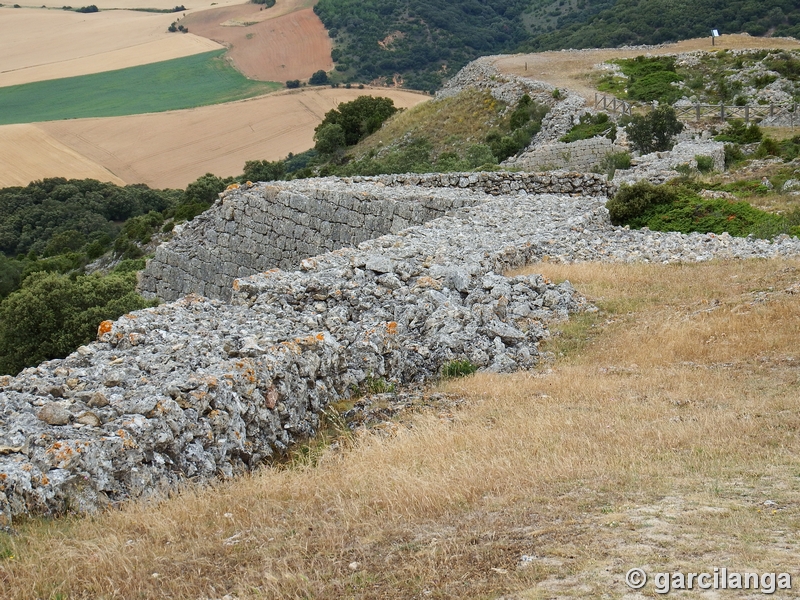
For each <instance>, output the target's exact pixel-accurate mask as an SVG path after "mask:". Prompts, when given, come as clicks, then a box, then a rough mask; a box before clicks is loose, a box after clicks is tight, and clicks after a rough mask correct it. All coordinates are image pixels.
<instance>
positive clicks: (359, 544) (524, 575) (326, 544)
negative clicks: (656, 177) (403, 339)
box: [0, 260, 800, 600]
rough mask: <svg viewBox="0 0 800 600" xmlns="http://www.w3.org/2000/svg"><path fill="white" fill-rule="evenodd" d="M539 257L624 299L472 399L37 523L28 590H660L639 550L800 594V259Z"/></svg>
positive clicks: (21, 555)
mask: <svg viewBox="0 0 800 600" xmlns="http://www.w3.org/2000/svg"><path fill="white" fill-rule="evenodd" d="M526 271H527V272H536V273H544V274H545V275H546V276H548V277H550V278H552V279H553V280H561V279H564V278H568V279H569V280H570V281H571V282H572V283H573V284H574V285H575V286H576V288H577V289H578V290H579V291H581V292H582V293H584V294H586V295H587V296H588V297H589V298H590V299H591V300H592V301H594V302H595V303H596V304H597V305H598V306H599V307H600V311H599V312H597V313H588V314H585V315H583V316H578V317H576V318H573V319H572V320H571V321H569V322H567V323H565V324H563V325H562V326H561V327H560V328H559V330H558V331H557V332H556V334H555V335H554V336H553V338H552V340H551V342H549V344H548V347H547V349H549V350H550V351H552V352H553V353H554V354H555V356H556V358H555V360H554V362H552V363H550V364H549V365H548V364H545V365H543V366H542V368H540V369H538V370H535V371H531V372H522V373H517V374H513V375H492V374H478V375H474V376H470V377H467V378H464V379H457V380H452V381H450V382H447V383H444V384H442V385H441V390H442V391H445V392H447V393H449V394H452V395H455V396H457V397H460V398H462V399H463V400H465V402H463V403H461V404H460V408H455V407H451V408H441V407H440V408H438V409H430V410H427V411H422V412H421V413H417V414H415V415H412V416H411V417H410V418H408V419H406V420H405V422H404V423H401V424H395V425H387V426H385V427H383V428H381V429H379V430H373V431H374V433H366V434H364V435H361V436H355V437H353V436H348V435H343V436H342V437H340V438H339V439H338V440H337V442H338V444H337V445H326V444H315V445H312V446H310V447H309V448H308V449H307V451H306V452H303V453H298V455H297V456H298V458H297V460H295V461H294V462H293V463H290V464H289V465H286V466H284V467H274V468H265V469H263V470H261V471H260V472H258V473H255V474H253V475H252V476H248V477H243V478H239V479H235V480H232V481H229V482H225V483H220V484H218V485H216V486H213V487H211V488H207V489H204V490H187V491H185V492H184V493H181V494H179V495H177V496H176V497H173V498H171V499H168V500H164V501H162V502H160V503H157V504H155V503H153V504H147V503H132V504H130V505H128V506H125V507H123V508H122V509H121V510H116V511H113V512H109V513H106V514H102V515H98V516H96V517H92V518H85V519H78V518H74V519H73V518H68V519H62V520H55V521H32V522H27V523H18V525H17V528H18V534H19V535H18V536H16V537H13V538H9V537H5V538H2V542H3V544H4V545H5V552H6V555H7V556H8V555H11V556H13V558H6V559H5V560H2V561H0V585H2V589H3V590H4V598H9V599H15V598H33V597H40V598H56V597H60V598H67V597H68V598H71V599H72V598H93V599H95V598H155V597H169V598H192V599H197V598H221V597H223V596H224V595H225V594H229V595H230V597H231V598H238V599H241V600H243V599H250V598H312V597H313V598H358V599H362V598H363V599H367V598H459V599H460V598H498V597H503V598H506V599H511V598H515V599H523V598H525V599H528V598H530V599H539V598H628V599H633V598H648V597H657V595H656V594H655V593H654V588H653V586H652V582H651V583H649V584H648V585H647V586H646V587H645V588H644V590H642V593H641V594H636V593H633V592H632V591H631V590H629V589H628V588H627V587H626V585H625V583H624V575H625V573H626V572H627V571H628V569H630V568H632V567H641V568H644V569H645V570H646V571H648V572H650V573H651V574H652V573H653V572H673V571H683V572H711V571H713V568H714V567H719V568H722V567H726V568H727V569H728V570H729V571H745V572H746V571H749V572H758V573H762V572H789V573H792V575H793V578H794V579H793V584H794V587H795V589H797V586H798V581H797V577H799V576H800V574H799V573H798V571H797V568H798V566H797V565H798V563H797V557H798V555H800V539H798V537H797V531H798V529H799V528H800V439H798V429H800V377H799V376H798V364H799V362H800V356H799V355H798V348H797V340H798V336H800V262H798V261H777V260H776V261H738V262H721V263H705V264H696V265H642V264H636V265H607V264H606V265H599V264H579V265H558V264H538V265H533V266H531V267H529V268H528V269H526ZM379 432H380V433H379ZM696 592H697V590H695V592H693V593H691V594H690V595H689V596H682V595H677V594H674V595H676V596H677V597H699V596H697V595H696ZM58 594H61V595H58ZM762 596H763V595H762V594H760V593H759V592H757V591H756V592H754V591H753V590H750V591H749V592H745V591H736V590H725V591H720V592H718V593H716V594H709V595H703V596H702V597H707V598H756V597H762ZM796 596H797V592H790V593H786V592H781V593H779V594H776V595H775V596H774V597H781V598H786V597H796Z"/></svg>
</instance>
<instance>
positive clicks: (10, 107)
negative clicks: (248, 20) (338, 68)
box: [0, 50, 282, 125]
mask: <svg viewBox="0 0 800 600" xmlns="http://www.w3.org/2000/svg"><path fill="white" fill-rule="evenodd" d="M224 52H225V51H224V50H215V51H213V52H205V53H203V54H196V55H194V56H189V57H186V58H177V59H174V60H168V61H163V62H158V63H152V64H149V65H143V66H140V67H131V68H128V69H120V70H117V71H109V72H106V73H97V74H94V75H85V76H81V77H69V78H65V79H55V80H50V81H42V82H37V83H29V84H25V85H18V86H11V87H5V88H0V125H5V124H9V123H29V122H35V121H53V120H58V119H76V118H82V117H112V116H121V115H131V114H139V113H147V112H161V111H165V110H175V109H180V108H191V107H195V106H204V105H207V104H219V103H222V102H230V101H233V100H240V99H243V98H249V97H252V96H257V95H260V94H264V93H267V92H271V91H274V90H276V89H279V88H280V87H282V86H281V85H280V84H277V83H271V82H256V81H251V80H249V79H247V78H246V77H245V76H244V75H242V74H241V73H239V72H238V71H236V70H235V69H233V67H231V66H230V65H229V64H228V63H227V62H226V61H225V59H224V58H223V57H222V55H223V54H224Z"/></svg>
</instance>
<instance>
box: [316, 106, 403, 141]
mask: <svg viewBox="0 0 800 600" xmlns="http://www.w3.org/2000/svg"><path fill="white" fill-rule="evenodd" d="M396 112H397V108H395V105H394V101H393V100H392V99H391V98H382V97H378V98H376V97H373V96H359V97H358V98H356V99H355V100H353V101H352V102H342V103H341V104H340V105H339V106H338V108H336V109H334V110H330V111H328V112H327V113H325V118H324V119H323V120H322V123H320V124H319V125H317V127H316V129H315V130H314V131H315V138H316V137H317V136H316V134H317V133H318V132H320V131H321V130H322V129H323V128H325V127H326V126H328V125H339V126H340V127H341V128H342V131H343V132H344V140H345V144H346V145H347V146H353V145H354V144H357V143H358V142H359V141H360V140H362V139H363V138H365V137H367V136H368V135H370V134H371V133H375V132H376V131H378V129H380V127H381V125H383V122H384V121H386V119H388V118H389V117H391V116H392V115H393V114H394V113H396ZM331 135H332V134H331Z"/></svg>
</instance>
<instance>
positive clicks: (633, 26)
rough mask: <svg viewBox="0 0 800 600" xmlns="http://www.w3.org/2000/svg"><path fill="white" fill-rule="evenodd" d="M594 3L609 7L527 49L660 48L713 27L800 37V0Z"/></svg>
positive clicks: (559, 23) (568, 21) (561, 22)
mask: <svg viewBox="0 0 800 600" xmlns="http://www.w3.org/2000/svg"><path fill="white" fill-rule="evenodd" d="M559 1H560V0H559ZM552 4H553V5H555V4H556V2H553V3H552ZM593 4H596V5H602V4H609V6H608V7H607V8H605V9H604V10H601V11H600V12H598V13H596V14H593V15H589V16H588V18H587V19H585V20H581V18H580V16H579V15H576V14H575V13H574V12H567V13H566V14H565V15H564V16H563V17H560V18H558V19H556V23H555V26H554V30H553V31H551V32H549V33H545V34H542V35H538V36H535V37H532V38H531V39H530V40H528V41H527V42H526V43H525V44H523V45H522V48H521V49H524V50H556V49H560V48H602V47H613V46H620V45H624V44H660V43H662V42H673V41H677V40H683V39H688V38H693V37H703V36H708V35H710V33H711V29H719V30H720V32H721V33H749V34H750V35H758V36H763V35H776V36H797V35H798V34H800V0H771V1H770V2H763V1H762V0H616V2H611V3H608V2H603V1H602V0H601V1H600V2H597V3H593Z"/></svg>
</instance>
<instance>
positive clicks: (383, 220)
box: [139, 172, 613, 300]
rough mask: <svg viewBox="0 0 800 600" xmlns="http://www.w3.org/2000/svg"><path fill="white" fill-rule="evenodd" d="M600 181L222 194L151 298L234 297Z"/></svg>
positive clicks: (429, 177)
mask: <svg viewBox="0 0 800 600" xmlns="http://www.w3.org/2000/svg"><path fill="white" fill-rule="evenodd" d="M610 191H613V188H612V187H610V186H609V184H608V183H607V182H606V180H605V177H604V176H600V175H594V174H587V175H583V174H576V173H559V174H532V173H507V172H495V173H467V174H438V173H434V174H426V175H412V174H407V175H386V176H377V177H352V178H346V179H335V178H328V179H316V180H298V181H292V182H276V183H272V184H263V183H262V184H256V185H252V186H247V187H244V188H240V189H238V190H235V193H234V192H227V193H224V194H222V197H221V198H220V201H219V202H218V203H217V204H216V205H215V206H214V207H213V208H212V209H211V210H209V211H207V212H206V213H205V214H203V215H201V216H199V217H197V218H196V219H194V221H192V222H191V223H188V224H186V225H184V226H183V227H182V228H180V229H179V230H178V231H177V232H176V236H175V239H174V240H173V241H172V242H170V243H167V244H164V245H162V246H160V247H159V248H158V249H157V251H156V254H155V257H154V258H153V259H152V260H151V261H150V262H149V264H148V266H147V268H146V269H145V270H144V272H143V273H142V275H141V277H140V283H139V288H140V290H141V291H142V292H143V293H145V294H146V295H150V296H157V297H159V298H161V299H163V300H175V299H177V298H180V297H182V296H185V295H186V294H189V293H196V294H200V295H202V296H206V297H211V298H222V299H227V298H230V296H231V283H232V282H233V280H234V279H235V278H237V277H246V276H248V275H253V274H255V273H259V272H262V271H266V270H268V269H272V268H275V267H278V268H282V269H292V268H297V267H299V266H300V262H301V260H302V259H304V258H306V257H309V256H314V255H317V254H320V253H323V252H327V251H331V250H336V249H339V248H343V247H347V246H354V245H357V244H359V243H361V242H363V241H366V240H369V239H373V238H376V237H378V236H380V235H383V234H386V233H391V232H397V231H400V230H402V229H405V228H406V227H408V226H410V225H418V224H421V223H426V222H428V221H431V220H433V219H435V218H437V217H440V216H442V215H444V214H446V213H448V212H449V211H453V210H457V209H459V208H462V207H465V206H474V205H476V204H480V203H483V202H486V201H487V200H488V199H489V198H490V197H491V195H498V194H522V193H524V194H541V193H548V192H556V193H570V194H585V195H590V196H605V195H607V194H609V193H610Z"/></svg>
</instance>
